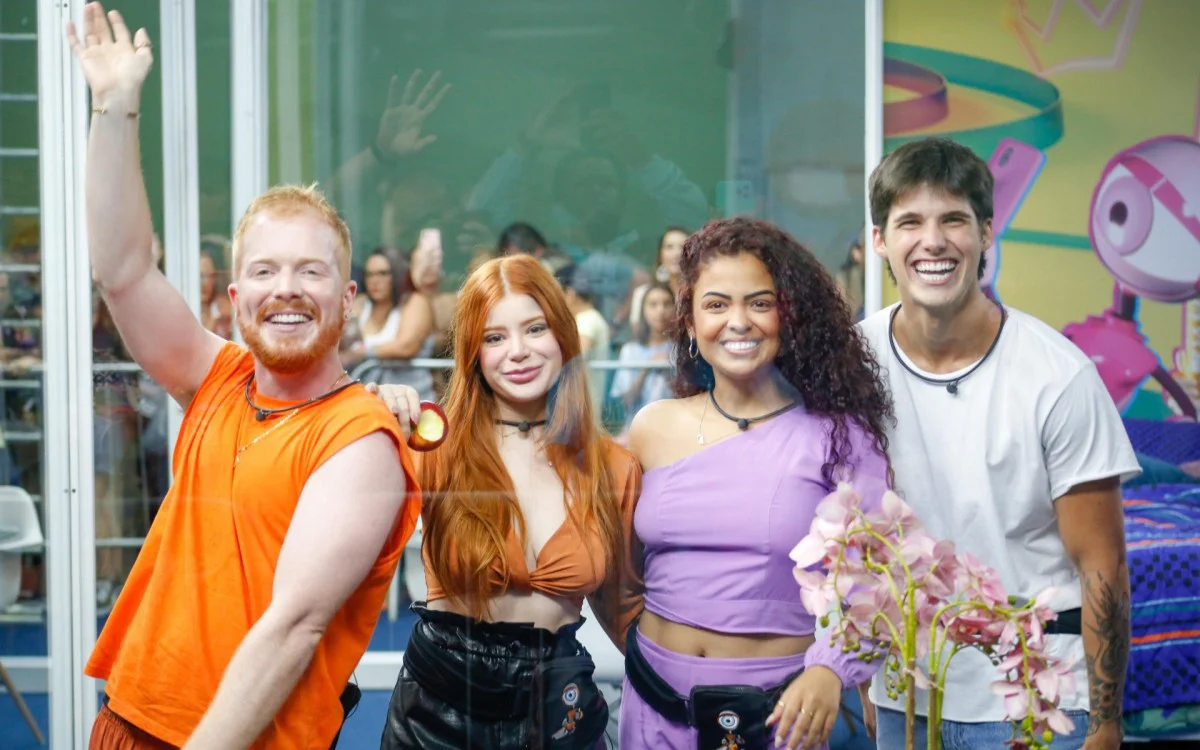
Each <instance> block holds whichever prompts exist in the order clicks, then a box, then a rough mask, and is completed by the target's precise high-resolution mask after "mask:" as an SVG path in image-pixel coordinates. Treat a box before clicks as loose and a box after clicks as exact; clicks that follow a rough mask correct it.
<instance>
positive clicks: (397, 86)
mask: <svg viewBox="0 0 1200 750" xmlns="http://www.w3.org/2000/svg"><path fill="white" fill-rule="evenodd" d="M269 10H270V17H269V20H270V25H269V29H270V31H269V45H268V46H269V51H268V65H269V71H270V80H269V99H270V121H269V122H270V138H269V143H270V149H269V150H270V181H271V182H272V183H275V182H282V181H292V182H298V181H311V180H317V181H319V182H320V183H321V184H322V186H323V188H324V190H325V191H326V192H327V194H329V195H330V196H331V197H332V198H333V200H334V201H335V203H336V204H337V205H338V207H339V209H340V210H341V211H342V212H343V215H344V216H345V217H346V219H347V221H348V223H349V224H350V227H351V230H352V232H353V235H354V243H355V254H354V257H355V265H356V272H357V273H358V275H359V281H360V290H362V291H360V297H364V299H363V300H362V302H363V303H364V304H363V307H362V308H361V309H364V310H367V311H368V312H366V313H363V314H361V316H360V317H359V318H358V319H357V320H358V321H359V322H360V323H361V325H362V326H363V327H364V328H368V329H369V327H370V326H372V325H373V318H372V317H371V312H374V313H377V314H378V317H379V318H382V317H384V315H385V314H386V311H387V308H389V307H390V306H391V305H392V304H394V302H395V301H394V300H393V299H392V298H391V297H390V296H388V292H387V291H386V290H385V291H384V292H383V294H384V296H382V297H380V298H379V299H374V298H371V299H367V297H370V294H369V290H368V289H366V288H365V287H364V285H363V283H362V282H364V281H366V282H367V284H368V285H370V282H371V279H372V278H373V277H372V274H374V273H377V272H378V273H383V272H390V271H392V270H394V269H395V268H397V266H395V265H392V266H390V267H389V266H388V265H387V264H384V265H382V266H379V269H381V270H379V271H376V270H374V269H375V265H378V264H375V265H371V266H370V267H368V263H367V261H368V258H369V257H370V256H371V255H372V254H373V252H374V251H375V250H377V249H381V248H391V249H394V250H395V251H396V253H397V254H398V255H399V257H400V259H401V260H408V261H410V264H409V267H408V268H405V269H403V272H405V273H409V272H412V271H413V270H414V267H415V273H413V280H414V282H415V286H416V287H417V288H418V289H419V290H421V291H424V292H425V293H426V294H428V295H430V296H431V297H433V298H434V300H435V316H434V318H435V325H434V330H433V333H434V336H435V337H434V341H433V342H432V344H431V345H430V346H428V347H426V348H423V349H421V350H420V351H418V352H415V356H417V357H428V356H431V355H432V356H445V355H446V354H447V352H446V350H445V348H444V337H439V334H444V327H443V326H444V325H445V323H446V322H447V320H448V318H449V313H450V311H451V310H452V309H453V299H454V292H455V290H456V289H457V288H458V286H459V284H460V283H461V281H462V279H463V277H464V275H465V273H466V272H467V271H468V269H469V268H470V267H471V266H472V264H474V263H477V262H479V261H480V260H481V259H484V258H487V257H489V256H491V255H494V254H496V253H498V252H500V251H502V250H504V249H505V248H503V247H501V244H502V243H501V236H502V235H503V234H505V233H506V232H505V230H506V229H512V228H513V226H514V224H528V225H529V226H531V227H532V228H533V229H535V230H536V234H535V235H530V234H529V233H528V232H524V233H521V232H517V233H510V234H514V236H515V237H516V239H514V240H513V244H514V245H517V246H520V247H523V248H524V249H526V250H529V251H532V252H534V253H535V254H538V255H540V256H541V257H542V258H543V259H544V261H545V262H547V263H548V264H550V265H551V266H552V267H553V268H555V269H556V270H560V271H561V270H562V269H564V268H566V269H569V270H570V271H571V272H573V273H574V276H571V277H570V278H573V279H579V278H580V277H582V278H584V279H585V281H584V282H582V284H583V285H584V286H586V287H587V292H588V296H589V297H590V300H591V302H592V304H593V305H594V307H595V308H596V310H597V311H598V312H599V313H600V314H601V315H602V316H603V319H604V321H605V322H606V324H607V326H606V327H607V330H606V331H604V335H603V337H602V338H606V339H607V344H606V345H605V346H604V347H603V349H602V350H601V351H597V352H594V353H592V354H590V355H589V356H590V358H591V359H593V360H596V361H595V362H593V364H594V366H595V369H594V371H593V373H592V375H593V376H594V377H595V378H596V379H597V381H598V382H599V388H598V391H599V392H600V393H601V396H602V398H603V409H604V418H605V421H606V423H607V424H608V426H609V427H610V429H612V430H613V431H614V433H617V434H619V433H620V431H621V429H622V426H623V424H624V423H625V421H626V420H627V418H628V417H629V416H631V414H630V413H629V410H627V409H626V408H625V405H626V402H625V401H623V400H622V399H620V398H614V397H612V395H611V393H612V389H611V373H612V369H611V366H607V367H606V365H605V361H609V360H613V359H615V358H616V353H617V352H618V351H619V350H620V347H621V345H622V344H623V343H625V342H626V341H628V340H630V339H631V338H632V337H634V335H635V334H636V332H637V330H638V326H639V325H640V314H639V313H640V310H638V309H637V308H638V306H639V303H640V300H641V296H640V295H639V294H638V293H637V290H638V289H639V287H643V285H644V284H646V283H647V282H649V281H650V280H652V279H655V278H659V279H662V280H663V281H668V282H671V281H672V275H671V257H670V255H671V250H670V246H672V245H673V246H675V247H676V248H677V247H678V244H679V240H680V238H681V236H675V237H674V238H672V237H671V236H668V242H667V243H666V244H667V246H668V249H667V255H668V257H667V258H666V261H667V262H666V263H661V262H660V252H659V249H660V240H661V239H662V238H663V237H664V234H667V235H669V233H668V230H669V229H671V228H679V229H682V230H683V231H684V232H692V231H694V230H696V229H698V228H700V226H702V225H703V224H704V222H706V221H707V220H709V219H710V218H714V217H724V216H731V215H735V214H748V215H754V216H759V217H763V218H766V219H769V220H771V221H774V222H777V223H779V224H780V225H782V226H784V227H785V228H787V229H788V230H789V231H791V232H792V233H793V234H795V236H796V237H797V238H798V239H800V240H801V241H803V242H804V243H805V244H806V245H807V246H808V247H809V248H810V249H811V250H812V251H813V252H814V253H815V254H816V255H817V256H818V257H819V258H820V259H821V261H822V262H823V263H824V264H825V265H826V267H827V268H828V269H830V270H831V271H834V272H837V273H838V274H839V276H840V277H841V278H843V279H845V280H846V283H847V286H848V288H849V290H850V291H849V294H850V297H851V298H852V304H854V305H855V306H856V307H860V306H861V305H862V295H863V288H862V284H863V274H862V273H861V263H862V260H861V255H859V256H855V255H854V254H853V253H852V247H853V246H854V245H855V244H856V242H857V240H858V238H859V236H860V234H861V232H862V229H863V216H864V211H863V206H864V196H863V173H864V170H863V132H864V127H865V125H864V119H865V114H864V98H865V90H864V76H865V65H864V34H865V29H864V14H863V6H862V5H861V4H857V3H826V2H820V1H818V0H804V1H803V2H791V3H774V2H763V1H762V0H745V1H742V2H736V1H734V0H703V1H701V2H695V0H659V1H656V2H653V3H646V2H635V1H634V0H611V1H609V2H603V3H597V2H583V1H578V0H575V1H568V2H562V1H561V0H560V1H558V2H544V1H538V0H501V1H499V2H497V1H496V0H463V1H462V2H457V3H429V2H404V3H397V2H393V3H379V2H371V1H369V0H338V1H337V2H334V1H333V0H306V1H305V2H300V3H295V2H291V1H289V2H279V1H273V2H270V4H269ZM430 229H436V230H438V232H437V234H434V235H431V234H430V233H429V232H428V231H427V230H430ZM422 237H424V240H422ZM522 237H524V239H521V238H522ZM530 237H533V239H530ZM539 237H540V238H541V239H538V238H539ZM431 238H432V239H431ZM431 242H439V243H440V245H441V249H442V252H441V261H442V267H441V268H438V269H433V270H430V269H427V268H425V263H424V257H425V256H424V255H423V251H422V248H427V247H428V246H429V244H430V243H431ZM856 257H857V260H856ZM418 277H420V278H418ZM560 278H564V279H567V278H568V277H567V276H564V275H560ZM367 303H369V304H367ZM403 325H404V323H403V317H402V319H401V326H403ZM361 335H362V330H359V331H351V332H350V333H349V334H348V338H349V339H353V338H354V337H356V336H357V337H361ZM347 349H348V350H349V354H348V356H347V359H348V361H349V362H350V364H351V365H352V366H353V365H356V364H359V362H360V360H359V359H358V358H356V357H355V356H354V347H353V344H352V343H348V344H347ZM393 364H396V363H393ZM400 364H403V363H400ZM362 366H363V367H369V366H370V363H367V364H366V365H362ZM359 372H360V373H362V372H369V373H370V374H371V375H377V374H378V373H379V371H378V370H373V369H367V370H360V371H359ZM421 383H422V387H427V388H428V389H429V390H428V392H429V393H430V395H436V393H437V391H438V384H439V378H437V377H435V378H433V379H432V380H431V381H421ZM415 544H416V542H414V548H415ZM406 564H407V565H410V566H411V565H414V564H416V565H419V558H417V556H416V554H415V550H414V552H413V554H411V555H410V557H409V559H408V562H407V563H406ZM406 573H407V574H406V575H405V576H404V579H405V581H406V585H405V586H400V587H398V589H399V590H398V591H397V592H396V597H395V598H394V600H393V605H396V604H399V605H400V606H393V607H392V608H390V609H389V612H388V613H387V616H385V617H384V618H382V620H381V624H380V629H379V632H378V634H377V638H376V640H375V643H373V644H372V647H373V648H377V649H402V648H403V647H404V645H405V643H406V641H407V634H408V633H407V631H408V627H409V621H408V617H407V610H406V608H405V607H404V606H403V604H404V603H405V602H406V601H407V600H408V599H409V598H420V596H421V595H422V594H423V591H422V588H423V580H422V578H421V576H420V574H419V571H408V570H407V569H406Z"/></svg>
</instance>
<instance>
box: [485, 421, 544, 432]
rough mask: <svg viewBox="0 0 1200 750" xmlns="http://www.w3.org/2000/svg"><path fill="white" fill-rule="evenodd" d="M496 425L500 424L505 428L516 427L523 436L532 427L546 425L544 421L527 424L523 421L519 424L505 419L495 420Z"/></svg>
mask: <svg viewBox="0 0 1200 750" xmlns="http://www.w3.org/2000/svg"><path fill="white" fill-rule="evenodd" d="M496 424H502V425H504V426H505V427H516V428H517V429H518V430H520V431H521V433H522V434H524V433H526V432H529V430H530V429H531V428H533V427H541V426H542V425H544V424H546V420H544V419H542V420H538V421H537V422H527V421H525V420H521V421H520V422H509V421H508V420H506V419H497V420H496Z"/></svg>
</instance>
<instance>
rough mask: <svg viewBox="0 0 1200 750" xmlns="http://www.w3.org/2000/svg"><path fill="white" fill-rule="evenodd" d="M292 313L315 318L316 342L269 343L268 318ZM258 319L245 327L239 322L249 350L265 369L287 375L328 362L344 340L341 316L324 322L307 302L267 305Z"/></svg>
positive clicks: (320, 315) (343, 321)
mask: <svg viewBox="0 0 1200 750" xmlns="http://www.w3.org/2000/svg"><path fill="white" fill-rule="evenodd" d="M289 312H294V313H302V314H304V315H307V316H309V317H310V318H312V322H313V323H314V324H315V325H316V326H317V336H316V339H315V340H311V341H310V340H306V341H303V342H301V341H287V342H284V343H268V342H267V337H266V336H265V335H264V333H263V328H264V326H266V325H267V323H266V320H267V318H268V317H269V316H271V315H276V314H279V313H289ZM254 317H255V320H254V324H253V325H245V324H244V323H243V322H241V321H239V325H240V327H241V331H242V338H243V339H244V340H245V342H246V348H248V349H249V350H250V353H251V354H253V355H254V358H255V359H257V360H258V361H259V362H261V363H262V365H263V367H266V368H267V369H268V370H271V371H273V372H278V373H283V374H287V375H290V374H293V373H297V372H302V371H304V370H306V369H308V368H309V367H311V366H313V365H314V364H316V363H317V362H320V361H321V360H322V359H324V358H325V357H326V356H327V355H328V354H329V352H330V350H332V349H336V348H337V345H338V342H339V341H340V340H341V338H342V327H343V326H344V325H345V322H346V321H345V320H343V319H342V318H340V317H334V318H332V319H331V320H328V321H326V320H323V319H322V317H323V316H322V314H321V311H320V310H319V309H318V308H317V307H316V306H315V305H312V304H306V303H298V304H291V305H284V304H275V305H264V306H263V307H262V308H260V309H259V311H258V314H257V315H255V316H254Z"/></svg>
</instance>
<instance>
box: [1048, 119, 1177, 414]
mask: <svg viewBox="0 0 1200 750" xmlns="http://www.w3.org/2000/svg"><path fill="white" fill-rule="evenodd" d="M1088 235H1089V237H1090V238H1091V242H1092V248H1093V249H1094V250H1095V252H1096V256H1097V257H1098V258H1099V259H1100V262H1101V263H1103V264H1104V267H1105V268H1107V269H1108V272H1109V273H1110V274H1111V275H1112V277H1113V281H1114V285H1113V302H1112V306H1111V307H1109V308H1108V309H1107V310H1105V311H1104V312H1102V313H1100V314H1099V315H1089V316H1088V317H1087V319H1086V320H1085V321H1083V322H1081V323H1071V324H1069V325H1067V326H1066V327H1065V328H1063V334H1064V335H1066V336H1067V338H1069V339H1071V340H1072V341H1074V342H1075V344H1076V345H1077V346H1079V348H1080V349H1082V350H1083V351H1084V352H1085V353H1086V354H1087V355H1088V356H1089V357H1091V359H1092V361H1093V362H1095V363H1096V368H1097V369H1098V370H1099V371H1100V377H1101V379H1103V381H1104V384H1105V386H1107V388H1108V392H1109V393H1110V394H1111V395H1112V397H1113V400H1114V401H1116V403H1117V407H1118V408H1120V409H1122V410H1124V409H1125V408H1126V407H1128V406H1129V404H1130V402H1132V400H1133V397H1134V396H1135V395H1136V394H1137V391H1138V389H1139V388H1140V387H1141V385H1142V383H1143V382H1144V381H1145V380H1146V378H1154V380H1155V381H1156V382H1157V383H1158V384H1159V385H1160V386H1161V387H1162V389H1163V394H1164V396H1165V397H1167V398H1168V399H1169V400H1170V402H1171V403H1172V404H1173V405H1174V408H1175V409H1176V411H1177V412H1178V413H1179V414H1181V415H1182V416H1184V417H1187V418H1189V419H1193V420H1194V419H1196V407H1195V404H1194V402H1193V400H1192V398H1190V397H1189V394H1188V389H1185V388H1184V386H1183V385H1181V383H1180V382H1179V380H1178V379H1177V376H1180V377H1183V373H1180V372H1179V371H1178V370H1179V368H1178V367H1177V368H1176V372H1175V373H1172V372H1168V371H1167V369H1166V368H1165V367H1164V366H1163V364H1162V362H1161V361H1160V360H1159V358H1158V355H1157V354H1155V353H1154V351H1153V350H1152V349H1150V347H1149V346H1148V345H1147V343H1146V337H1145V336H1144V335H1143V334H1142V331H1141V327H1140V324H1139V323H1138V317H1137V312H1138V303H1139V301H1140V299H1141V298H1143V297H1144V298H1146V299H1151V300H1154V301H1156V302H1167V303H1179V304H1186V303H1188V302H1189V301H1191V300H1194V299H1196V298H1197V297H1200V143H1197V142H1196V141H1195V140H1193V139H1191V138H1186V137H1184V136H1161V137H1158V138H1151V139H1150V140H1148V141H1142V142H1141V143H1139V144H1137V145H1135V146H1132V147H1130V148H1127V149H1125V150H1124V151H1121V152H1120V153H1118V154H1117V155H1116V156H1114V157H1113V158H1112V159H1111V160H1110V161H1109V162H1108V165H1107V166H1106V167H1105V168H1104V172H1103V174H1102V175H1101V176H1100V183H1099V184H1098V185H1097V186H1096V191H1095V193H1094V194H1093V195H1092V206H1091V216H1090V217H1089V220H1088ZM1176 359H1177V360H1179V357H1178V356H1177V357H1176ZM1189 375H1190V376H1191V377H1195V376H1196V375H1200V373H1189Z"/></svg>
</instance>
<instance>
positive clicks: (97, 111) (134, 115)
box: [92, 107, 141, 120]
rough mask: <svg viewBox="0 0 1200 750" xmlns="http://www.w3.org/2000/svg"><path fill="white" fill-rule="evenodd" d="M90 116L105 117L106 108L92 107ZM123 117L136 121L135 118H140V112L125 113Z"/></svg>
mask: <svg viewBox="0 0 1200 750" xmlns="http://www.w3.org/2000/svg"><path fill="white" fill-rule="evenodd" d="M92 114H94V115H106V114H108V107H92ZM125 116H126V117H128V118H129V119H130V120H136V119H137V118H139V117H141V113H140V112H126V113H125Z"/></svg>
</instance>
